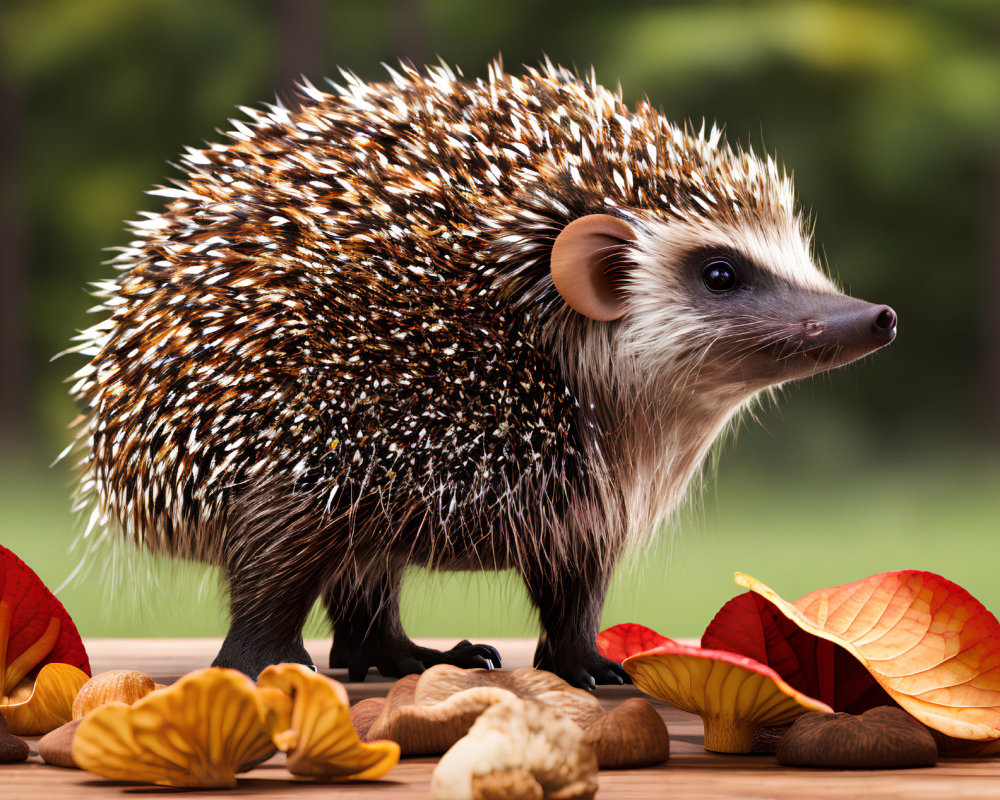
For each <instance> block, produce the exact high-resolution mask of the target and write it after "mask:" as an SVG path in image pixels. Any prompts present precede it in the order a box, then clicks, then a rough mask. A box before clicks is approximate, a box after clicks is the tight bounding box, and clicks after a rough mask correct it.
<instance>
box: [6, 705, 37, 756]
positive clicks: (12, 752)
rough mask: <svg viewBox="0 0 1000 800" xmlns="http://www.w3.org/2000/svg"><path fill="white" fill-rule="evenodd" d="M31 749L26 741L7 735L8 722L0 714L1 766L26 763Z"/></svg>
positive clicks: (10, 734)
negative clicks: (20, 762)
mask: <svg viewBox="0 0 1000 800" xmlns="http://www.w3.org/2000/svg"><path fill="white" fill-rule="evenodd" d="M30 752H31V749H30V748H29V747H28V743H27V742H26V741H24V739H19V738H18V737H16V736H14V734H12V733H7V720H6V719H5V718H4V715H3V714H2V713H0V764H16V763H17V762H18V761H25V760H26V759H27V758H28V754H29V753H30Z"/></svg>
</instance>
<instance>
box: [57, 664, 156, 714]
mask: <svg viewBox="0 0 1000 800" xmlns="http://www.w3.org/2000/svg"><path fill="white" fill-rule="evenodd" d="M155 688H156V683H155V682H154V681H153V679H152V678H150V677H149V676H148V675H146V674H145V673H144V672H136V671H135V670H127V669H113V670H110V671H108V672H102V673H100V674H99V675H95V676H94V677H93V678H91V679H90V680H89V681H87V682H86V683H85V684H83V686H82V687H81V688H80V691H79V692H77V695H76V699H75V700H74V701H73V719H83V717H84V715H86V714H87V712H88V711H93V710H94V709H95V708H97V707H98V706H103V705H105V704H106V703H113V702H120V703H125V705H128V706H130V705H132V704H133V703H134V702H136V700H141V699H142V698H143V697H145V696H146V695H147V694H149V693H150V692H151V691H153V690H154V689H155Z"/></svg>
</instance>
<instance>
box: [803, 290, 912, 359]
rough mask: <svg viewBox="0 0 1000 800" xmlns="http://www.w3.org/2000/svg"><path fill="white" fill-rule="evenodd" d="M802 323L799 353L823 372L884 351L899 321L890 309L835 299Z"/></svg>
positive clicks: (849, 298)
mask: <svg viewBox="0 0 1000 800" xmlns="http://www.w3.org/2000/svg"><path fill="white" fill-rule="evenodd" d="M824 305H825V308H823V309H822V310H821V311H820V313H814V314H811V315H810V316H809V317H808V318H807V319H804V320H803V321H802V344H803V346H802V348H801V350H802V352H803V353H804V354H806V355H808V356H811V357H812V358H814V359H815V360H816V361H817V362H820V363H821V364H822V366H823V367H824V368H827V367H835V366H840V365H842V364H847V363H849V362H851V361H854V360H855V359H857V358H861V357H862V356H864V355H867V354H868V353H871V352H873V351H875V350H878V349H879V348H880V347H885V346H886V345H887V344H889V343H890V342H891V341H892V340H893V339H895V338H896V328H897V325H898V324H899V318H898V317H897V315H896V312H895V311H894V310H893V309H892V308H891V307H889V306H886V305H877V304H875V303H868V302H866V301H864V300H858V299H856V298H853V297H837V298H836V299H835V300H833V301H832V302H829V303H825V304H824Z"/></svg>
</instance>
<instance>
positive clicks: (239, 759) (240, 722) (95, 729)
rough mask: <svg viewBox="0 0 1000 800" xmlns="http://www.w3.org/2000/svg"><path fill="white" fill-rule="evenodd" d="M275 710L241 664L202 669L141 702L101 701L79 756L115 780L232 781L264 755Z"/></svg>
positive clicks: (80, 733)
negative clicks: (239, 667)
mask: <svg viewBox="0 0 1000 800" xmlns="http://www.w3.org/2000/svg"><path fill="white" fill-rule="evenodd" d="M271 714H273V712H272V710H271V708H270V706H268V705H267V704H266V703H265V698H263V697H262V695H261V693H260V692H258V690H257V687H256V686H255V685H254V683H253V681H251V680H250V679H249V678H247V677H246V676H245V675H243V674H242V673H240V672H236V671H235V670H229V669H219V668H216V667H210V668H208V669H201V670H196V671H195V672H192V673H189V674H188V675H185V676H184V677H183V678H181V679H180V680H179V681H177V683H175V684H173V685H172V686H170V687H167V688H165V689H163V690H161V691H156V692H152V693H150V694H148V695H146V696H145V697H143V698H142V699H140V700H139V701H137V702H136V703H135V704H134V705H131V706H129V705H125V704H124V703H120V702H113V703H110V704H108V705H103V706H100V707H99V708H95V709H94V710H93V711H91V712H90V713H89V714H87V716H86V717H84V719H83V720H82V722H81V723H80V727H79V728H78V729H77V732H76V736H75V737H74V739H73V760H74V761H75V762H76V763H77V764H78V765H79V766H80V767H82V768H83V769H86V770H89V771H90V772H96V773H97V774H98V775H103V776H104V777H106V778H111V779H112V780H125V781H142V782H147V783H156V784H160V785H162V786H176V787H204V788H225V787H232V786H235V785H236V773H237V772H242V771H244V770H245V769H249V768H252V766H254V765H256V764H258V763H260V761H262V760H263V759H264V758H266V757H267V756H268V754H269V753H271V752H273V750H274V745H273V743H272V742H271V737H270V736H269V735H268V731H267V727H266V724H267V720H268V718H269V716H270V715H271Z"/></svg>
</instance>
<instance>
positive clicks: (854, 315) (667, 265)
mask: <svg viewBox="0 0 1000 800" xmlns="http://www.w3.org/2000/svg"><path fill="white" fill-rule="evenodd" d="M700 227H701V230H700V231H699V230H687V231H684V230H678V228H683V226H677V225H673V224H667V225H661V226H654V229H653V241H652V242H651V243H650V245H649V246H650V249H651V250H652V252H653V253H654V254H656V255H654V263H649V259H646V264H645V268H646V269H647V270H648V272H647V273H646V274H645V275H643V276H641V277H642V278H643V279H644V280H645V281H648V285H653V286H657V287H658V288H659V291H658V292H654V293H653V295H652V296H649V295H647V296H646V297H644V298H642V299H640V298H639V297H638V296H636V297H635V300H634V302H635V312H636V314H637V315H640V314H648V315H649V316H648V317H646V318H643V319H642V320H641V321H640V320H636V323H635V324H636V325H637V326H649V325H653V326H655V325H656V324H658V323H659V324H661V325H663V326H664V329H665V330H666V331H670V329H671V328H672V327H673V326H672V325H671V324H670V323H667V322H666V321H665V319H664V318H665V316H667V315H674V316H675V317H676V318H678V319H688V320H690V321H691V322H689V323H688V331H687V332H686V334H685V335H686V336H687V337H689V341H690V342H691V345H692V347H693V349H694V351H695V352H696V353H697V358H698V359H699V361H700V367H699V370H698V373H699V375H700V376H701V379H702V381H703V382H705V383H711V384H714V385H717V386H718V387H719V388H720V389H722V390H725V389H727V388H730V387H731V388H733V389H734V390H736V391H740V390H741V389H742V390H747V391H756V390H758V389H761V388H763V387H765V386H769V385H773V384H778V383H783V382H785V381H789V380H793V379H797V378H802V377H806V376H808V375H813V374H816V373H818V372H822V371H825V370H828V369H832V368H834V367H839V366H843V365H844V364H847V363H850V362H851V361H854V360H856V359H858V358H861V357H862V356H865V355H867V354H868V353H871V352H873V351H874V350H877V349H878V348H880V347H883V346H885V345H887V344H889V343H890V342H891V341H892V340H893V338H894V337H895V334H896V315H895V312H893V310H892V309H891V308H889V307H888V306H881V305H873V304H871V303H867V302H865V301H863V300H857V299H855V298H853V297H849V296H846V295H844V294H842V293H840V292H839V291H838V290H837V289H836V287H835V286H834V285H833V284H832V282H831V281H830V280H829V279H828V278H827V277H826V276H825V275H824V274H823V273H822V272H820V271H819V270H818V269H817V268H816V267H815V266H814V264H813V263H812V259H811V258H810V256H809V251H808V242H807V240H806V239H805V237H804V236H802V235H801V234H800V233H799V225H798V221H797V220H796V219H794V218H790V219H788V220H787V222H786V224H785V225H784V226H777V225H770V226H769V227H767V228H765V227H763V226H761V225H759V224H758V225H736V224H723V225H714V226H713V225H705V226H700ZM699 234H700V235H699ZM665 242H669V243H670V244H666V245H665V244H664V243H665ZM640 269H641V267H640ZM654 272H655V275H654ZM635 277H636V279H638V278H640V276H639V275H636V276H635ZM637 289H638V287H637V286H635V285H634V284H633V290H637ZM656 294H660V297H659V298H657V297H656ZM657 300H659V302H657ZM692 322H693V324H691V323H692ZM698 328H700V329H701V332H700V333H699V334H696V333H695V329H698ZM665 344H666V343H661V345H660V346H661V347H663V346H664V345H665Z"/></svg>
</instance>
